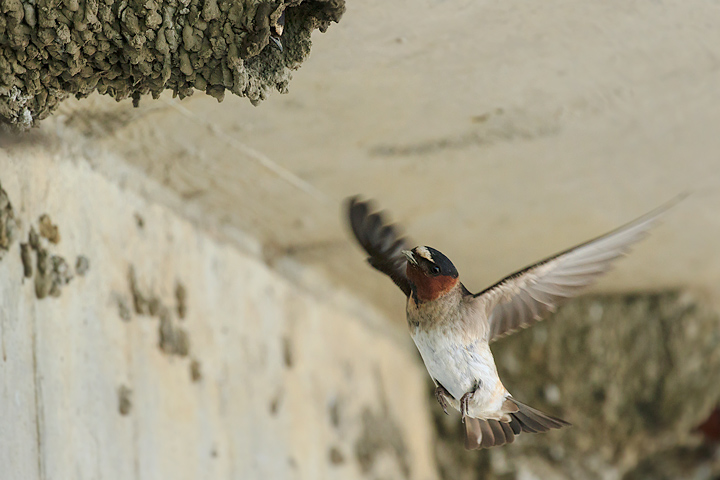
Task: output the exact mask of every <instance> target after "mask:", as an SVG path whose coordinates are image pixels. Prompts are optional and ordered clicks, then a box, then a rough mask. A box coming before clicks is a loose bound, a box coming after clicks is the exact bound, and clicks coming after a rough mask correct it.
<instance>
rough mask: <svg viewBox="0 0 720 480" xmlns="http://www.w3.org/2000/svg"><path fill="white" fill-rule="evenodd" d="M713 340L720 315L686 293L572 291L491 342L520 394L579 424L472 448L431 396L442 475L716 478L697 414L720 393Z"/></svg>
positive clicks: (702, 415) (719, 465)
mask: <svg viewBox="0 0 720 480" xmlns="http://www.w3.org/2000/svg"><path fill="white" fill-rule="evenodd" d="M718 345H720V315H718V313H717V312H716V311H715V309H714V308H712V307H711V306H709V305H706V304H703V303H702V302H700V301H698V300H696V299H694V298H693V297H691V296H689V295H687V294H681V293H678V292H664V293H647V294H625V295H623V294H617V295H597V296H587V297H584V298H580V299H577V300H575V301H573V302H571V303H569V304H568V305H566V306H565V307H563V308H562V309H560V310H559V311H558V313H557V314H556V315H555V316H554V317H552V318H550V319H548V320H546V321H545V322H543V323H540V324H537V325H535V326H533V327H532V328H530V329H528V330H525V331H522V332H519V333H517V334H515V335H513V336H511V337H508V338H506V339H503V340H500V341H498V342H497V343H496V344H494V345H493V353H494V355H495V359H496V362H497V365H498V370H499V373H500V378H501V379H502V380H503V383H504V384H505V386H506V387H507V389H508V390H509V391H510V392H511V393H512V394H513V396H514V397H515V398H517V399H518V400H520V401H522V402H524V403H528V404H529V405H531V406H533V407H536V408H539V409H540V410H543V411H546V412H548V413H551V414H554V415H558V416H560V417H561V418H564V419H565V420H568V421H570V422H571V423H572V424H573V426H572V427H570V428H565V429H562V430H558V431H554V432H551V433H545V434H537V435H533V434H525V433H524V434H522V435H520V436H519V437H518V438H517V440H516V441H515V443H514V444H513V445H509V446H506V447H502V449H500V450H498V449H490V450H484V451H474V452H466V451H464V449H463V445H462V424H461V423H460V420H459V417H458V416H455V415H452V416H450V417H446V416H445V415H444V414H443V412H442V409H440V407H439V406H438V405H437V404H436V403H435V399H434V397H433V399H432V402H433V403H432V407H431V408H432V412H433V416H434V417H435V421H436V426H437V431H438V441H437V444H436V458H437V461H438V465H439V467H440V470H441V474H442V478H446V479H450V478H452V479H468V480H469V479H475V478H485V479H489V480H493V479H503V480H511V479H517V478H526V477H527V475H528V474H533V475H536V474H539V473H540V472H541V473H540V475H539V478H544V479H548V480H554V479H568V478H586V479H589V480H593V479H601V478H617V479H627V480H630V479H632V480H638V479H651V478H653V479H670V478H673V479H690V478H693V479H698V480H711V479H713V480H714V479H716V478H718V476H720V448H718V445H717V444H711V443H710V442H708V441H707V440H706V439H704V438H703V436H702V435H701V434H700V433H698V432H697V425H699V424H701V423H702V422H703V421H705V420H706V419H707V418H708V416H709V415H710V414H711V412H712V411H713V409H714V408H716V406H717V405H718V403H720V382H716V381H714V379H717V378H720V351H719V350H718V348H717V346H718ZM428 391H429V392H431V389H430V388H429V389H428ZM430 394H431V393H430ZM533 478H534V477H533Z"/></svg>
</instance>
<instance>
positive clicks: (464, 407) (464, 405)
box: [460, 380, 480, 423]
mask: <svg viewBox="0 0 720 480" xmlns="http://www.w3.org/2000/svg"><path fill="white" fill-rule="evenodd" d="M479 388H480V380H478V382H477V384H476V385H475V388H473V389H472V390H470V391H469V392H467V393H466V394H465V395H463V396H462V397H461V398H460V415H461V416H462V421H463V423H465V417H469V416H470V415H469V414H468V410H469V408H470V399H471V398H472V396H473V395H475V392H477V391H478V389H479Z"/></svg>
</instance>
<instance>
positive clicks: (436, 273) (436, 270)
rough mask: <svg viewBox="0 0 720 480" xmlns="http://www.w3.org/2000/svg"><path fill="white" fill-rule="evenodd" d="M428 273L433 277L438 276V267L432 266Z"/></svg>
mask: <svg viewBox="0 0 720 480" xmlns="http://www.w3.org/2000/svg"><path fill="white" fill-rule="evenodd" d="M430 273H432V274H433V275H439V274H440V267H438V266H437V265H433V266H432V268H431V269H430Z"/></svg>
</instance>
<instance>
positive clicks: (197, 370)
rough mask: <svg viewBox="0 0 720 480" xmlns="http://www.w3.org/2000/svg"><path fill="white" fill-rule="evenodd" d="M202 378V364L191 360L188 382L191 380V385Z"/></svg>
mask: <svg viewBox="0 0 720 480" xmlns="http://www.w3.org/2000/svg"><path fill="white" fill-rule="evenodd" d="M202 378H203V375H202V364H201V363H200V361H199V360H197V359H195V358H193V359H192V360H191V361H190V380H192V381H193V383H197V382H199V381H200V380H202Z"/></svg>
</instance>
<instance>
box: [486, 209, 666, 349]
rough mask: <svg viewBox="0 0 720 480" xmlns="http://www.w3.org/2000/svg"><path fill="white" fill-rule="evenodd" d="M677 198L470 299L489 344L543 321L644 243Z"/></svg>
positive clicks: (535, 265) (511, 276) (522, 271)
mask: <svg viewBox="0 0 720 480" xmlns="http://www.w3.org/2000/svg"><path fill="white" fill-rule="evenodd" d="M677 201H679V198H678V199H676V200H674V201H672V202H670V203H669V204H667V205H664V206H662V207H660V208H658V209H656V210H654V211H652V212H650V213H648V214H646V215H645V216H643V217H640V218H638V219H637V220H635V221H633V222H630V223H628V224H627V225H624V226H622V227H620V228H618V229H617V230H614V231H612V232H610V233H607V234H605V235H603V236H601V237H599V238H596V239H594V240H590V241H589V242H586V243H583V244H581V245H578V246H576V247H573V248H570V249H569V250H565V251H564V252H561V253H558V254H557V255H553V256H552V257H550V258H546V259H545V260H542V261H540V262H538V263H536V264H534V265H531V266H529V267H526V268H524V269H522V270H520V271H519V272H515V273H513V274H512V275H510V276H508V277H506V278H504V279H502V280H500V281H499V282H498V283H496V284H495V285H493V286H492V287H490V288H488V289H486V290H484V291H482V292H480V293H478V294H475V295H474V296H475V297H476V298H477V300H478V301H481V302H483V303H485V307H486V311H487V312H490V313H489V317H488V318H489V327H490V328H489V336H488V341H490V342H492V341H494V340H497V339H498V338H500V337H503V336H505V335H509V334H511V333H513V332H515V331H517V330H518V329H521V328H527V327H529V326H531V325H532V324H534V323H535V322H538V321H540V320H542V319H544V318H545V317H546V316H547V315H548V314H549V313H551V312H554V311H555V309H556V308H557V307H558V306H559V305H561V304H562V303H563V302H564V301H565V300H567V299H568V298H571V297H573V296H575V295H577V294H578V293H579V292H580V290H581V289H583V288H584V287H586V286H588V285H590V284H591V283H593V282H594V281H595V280H597V279H598V278H599V277H600V276H601V275H602V274H603V273H605V272H607V271H608V270H609V269H610V268H611V265H612V262H613V261H614V260H615V259H617V258H619V257H621V256H623V255H625V254H627V253H628V252H629V250H630V247H631V246H632V245H633V244H634V243H636V242H639V241H640V240H642V239H643V238H645V237H646V236H647V234H648V231H649V230H650V229H651V228H652V227H654V226H655V225H656V224H657V223H658V221H659V217H660V216H661V215H662V214H663V213H664V212H665V211H666V210H667V209H668V208H670V207H671V206H672V205H674V204H675V203H677Z"/></svg>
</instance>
